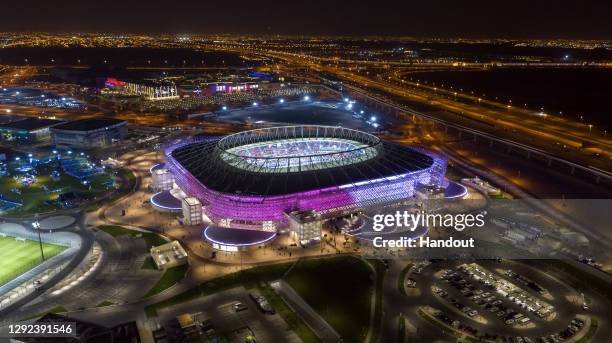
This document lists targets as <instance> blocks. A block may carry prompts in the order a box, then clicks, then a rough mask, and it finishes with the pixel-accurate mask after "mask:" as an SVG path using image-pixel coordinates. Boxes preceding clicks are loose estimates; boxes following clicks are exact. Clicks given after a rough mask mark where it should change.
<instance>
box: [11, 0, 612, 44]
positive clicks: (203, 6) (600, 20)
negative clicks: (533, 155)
mask: <svg viewBox="0 0 612 343" xmlns="http://www.w3.org/2000/svg"><path fill="white" fill-rule="evenodd" d="M610 13H612V2H610V1H596V0H586V1H580V2H578V1H573V2H571V3H560V2H559V1H550V0H540V1H538V0H532V1H524V0H519V1H503V2H501V1H500V2H494V1H483V0H467V1H464V2H460V1H449V0H429V1H418V2H417V1H409V0H405V1H389V0H378V1H320V0H314V1H309V2H302V3H298V2H291V1H276V0H275V1H263V0H262V1H255V0H251V1H241V0H234V1H214V2H211V1H202V0H199V1H189V0H183V1H175V2H172V1H167V2H163V3H160V2H158V1H155V2H154V1H142V0H133V1H112V0H108V1H104V2H91V1H75V0H64V1H61V2H50V1H38V0H33V1H24V2H19V1H14V2H10V3H5V4H3V5H2V6H1V8H0V31H14V32H15V31H16V32H21V31H23V32H31V31H51V32H138V33H161V32H169V33H192V34H197V33H243V34H248V33H253V34H290V35H300V34H304V35H358V36H363V35H394V36H401V35H403V36H415V37H465V38H570V39H612V24H611V23H610Z"/></svg>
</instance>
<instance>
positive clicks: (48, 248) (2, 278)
mask: <svg viewBox="0 0 612 343" xmlns="http://www.w3.org/2000/svg"><path fill="white" fill-rule="evenodd" d="M64 249H66V248H65V247H63V246H61V245H55V244H48V243H43V252H44V254H45V258H47V259H49V258H51V257H53V256H55V255H57V254H59V253H60V252H62V251H63V250H64ZM41 262H42V258H41V256H40V246H39V243H38V242H37V241H30V240H26V241H25V242H23V241H16V240H15V237H11V236H7V237H0V285H3V284H5V283H7V282H9V281H11V280H12V279H14V278H15V277H17V276H19V275H21V274H23V273H25V272H26V271H28V270H30V269H32V268H34V267H35V266H37V265H38V264H40V263H41Z"/></svg>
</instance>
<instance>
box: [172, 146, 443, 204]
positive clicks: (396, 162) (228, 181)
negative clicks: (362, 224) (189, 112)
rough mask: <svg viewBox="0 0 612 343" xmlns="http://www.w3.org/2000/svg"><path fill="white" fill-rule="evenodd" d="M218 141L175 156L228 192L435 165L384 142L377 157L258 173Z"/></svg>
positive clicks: (303, 187) (304, 185) (301, 188)
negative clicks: (221, 149)
mask: <svg viewBox="0 0 612 343" xmlns="http://www.w3.org/2000/svg"><path fill="white" fill-rule="evenodd" d="M217 141H218V140H209V141H206V142H199V143H193V144H188V145H185V146H181V147H178V148H176V149H175V150H173V151H172V152H171V156H172V157H173V158H174V159H175V160H176V161H177V162H178V163H180V164H181V165H182V166H183V168H184V169H185V170H186V171H188V172H189V173H191V174H192V175H193V176H194V177H195V178H197V179H198V180H199V181H200V182H201V183H202V184H203V185H204V186H206V187H207V188H209V189H211V190H213V191H217V192H221V193H226V194H236V195H254V196H272V195H283V194H293V193H300V192H306V191H310V190H316V189H323V188H328V187H334V186H340V185H348V184H354V183H358V182H364V181H369V180H374V179H380V178H386V177H393V176H396V175H400V174H406V173H409V172H415V171H419V170H423V169H426V168H429V167H431V166H432V165H433V164H434V159H433V157H431V156H428V155H426V154H424V153H421V152H419V151H417V150H415V149H411V148H408V147H405V146H401V145H397V144H393V143H389V142H382V144H383V149H382V151H381V152H380V153H379V154H378V155H377V156H376V157H374V158H372V159H370V160H367V161H363V162H360V163H355V164H349V165H343V166H338V167H335V168H327V169H318V170H309V171H300V172H290V173H286V172H285V173H256V172H250V171H247V170H244V169H239V168H236V167H234V166H232V165H230V164H228V163H227V162H225V161H224V160H222V159H221V157H220V156H219V154H218V152H217V151H216V149H215V147H216V145H217Z"/></svg>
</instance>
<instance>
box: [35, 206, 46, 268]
mask: <svg viewBox="0 0 612 343" xmlns="http://www.w3.org/2000/svg"><path fill="white" fill-rule="evenodd" d="M35 217H36V218H38V214H37V215H36V216H35ZM32 227H33V228H34V229H36V232H38V245H39V246H40V256H41V257H42V260H43V261H44V260H45V253H44V252H43V246H42V239H41V237H40V222H39V221H38V219H35V220H34V222H33V223H32Z"/></svg>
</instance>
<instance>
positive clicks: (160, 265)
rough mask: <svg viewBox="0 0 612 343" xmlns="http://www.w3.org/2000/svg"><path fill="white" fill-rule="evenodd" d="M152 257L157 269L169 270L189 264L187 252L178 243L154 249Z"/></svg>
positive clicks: (174, 242)
mask: <svg viewBox="0 0 612 343" xmlns="http://www.w3.org/2000/svg"><path fill="white" fill-rule="evenodd" d="M151 257H152V258H153V261H154V262H155V265H156V266H157V269H167V268H171V267H176V266H181V265H183V264H186V263H187V252H186V251H185V249H184V248H183V247H182V246H181V243H179V242H178V241H172V242H168V243H166V244H162V245H160V246H157V247H152V248H151Z"/></svg>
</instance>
